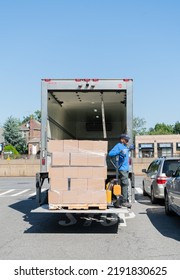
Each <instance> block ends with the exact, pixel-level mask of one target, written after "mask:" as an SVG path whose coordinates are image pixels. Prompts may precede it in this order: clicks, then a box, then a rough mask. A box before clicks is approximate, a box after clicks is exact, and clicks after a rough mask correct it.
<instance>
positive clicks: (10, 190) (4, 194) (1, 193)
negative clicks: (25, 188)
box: [0, 189, 15, 196]
mask: <svg viewBox="0 0 180 280" xmlns="http://www.w3.org/2000/svg"><path fill="white" fill-rule="evenodd" d="M13 191H15V189H11V190H8V191H5V192H3V193H1V194H0V196H3V195H5V194H7V193H10V192H13Z"/></svg>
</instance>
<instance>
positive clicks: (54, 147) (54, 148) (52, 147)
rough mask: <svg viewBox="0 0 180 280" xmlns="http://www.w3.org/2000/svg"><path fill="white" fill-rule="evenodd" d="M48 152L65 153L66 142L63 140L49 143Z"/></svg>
mask: <svg viewBox="0 0 180 280" xmlns="http://www.w3.org/2000/svg"><path fill="white" fill-rule="evenodd" d="M47 150H48V152H49V153H54V152H63V151H64V141H63V140H49V141H48V143H47Z"/></svg>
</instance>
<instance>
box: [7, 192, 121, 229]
mask: <svg viewBox="0 0 180 280" xmlns="http://www.w3.org/2000/svg"><path fill="white" fill-rule="evenodd" d="M9 207H10V208H12V209H14V210H16V211H19V212H21V213H23V214H24V215H23V216H22V218H23V219H24V221H25V222H26V223H27V224H28V225H29V227H27V225H26V230H25V231H24V233H45V234H46V233H58V234H60V233H62V234H64V233H66V234H68V233H69V234H71V233H87V234H89V233H103V234H104V233H107V234H112V233H117V232H118V228H119V227H118V226H119V223H118V219H117V218H116V219H115V218H114V217H108V220H104V217H102V216H100V215H99V214H98V215H93V214H92V215H91V214H89V215H85V214H77V215H76V214H73V215H72V214H68V215H66V214H60V213H31V211H32V210H34V209H36V208H37V205H36V200H35V197H31V198H29V199H27V200H22V201H18V202H16V203H14V204H11V205H9Z"/></svg>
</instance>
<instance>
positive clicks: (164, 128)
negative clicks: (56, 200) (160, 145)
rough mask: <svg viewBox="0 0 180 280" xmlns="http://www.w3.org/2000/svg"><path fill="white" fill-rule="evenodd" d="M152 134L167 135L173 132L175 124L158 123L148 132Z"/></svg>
mask: <svg viewBox="0 0 180 280" xmlns="http://www.w3.org/2000/svg"><path fill="white" fill-rule="evenodd" d="M148 134H150V135H167V134H173V125H167V124H165V123H157V124H156V125H155V127H154V128H151V129H150V130H149V132H148Z"/></svg>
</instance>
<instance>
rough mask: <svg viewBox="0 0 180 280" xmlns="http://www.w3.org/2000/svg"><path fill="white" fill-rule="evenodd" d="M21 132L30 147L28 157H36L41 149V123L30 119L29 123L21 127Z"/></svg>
mask: <svg viewBox="0 0 180 280" xmlns="http://www.w3.org/2000/svg"><path fill="white" fill-rule="evenodd" d="M20 131H21V133H22V136H23V137H24V138H25V140H26V143H27V145H28V155H36V154H37V153H38V152H39V149H40V134H41V124H40V122H38V121H36V120H34V119H30V120H29V121H28V122H25V123H23V124H22V125H21V127H20Z"/></svg>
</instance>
